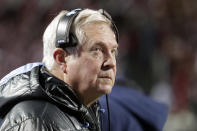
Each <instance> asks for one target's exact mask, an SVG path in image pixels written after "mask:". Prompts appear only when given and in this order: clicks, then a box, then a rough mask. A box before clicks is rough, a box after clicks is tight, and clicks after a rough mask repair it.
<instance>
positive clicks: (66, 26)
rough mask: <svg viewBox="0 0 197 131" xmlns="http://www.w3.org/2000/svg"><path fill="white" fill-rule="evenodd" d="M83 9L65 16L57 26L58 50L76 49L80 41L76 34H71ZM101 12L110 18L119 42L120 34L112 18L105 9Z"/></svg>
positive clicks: (72, 11) (75, 10)
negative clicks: (74, 22)
mask: <svg viewBox="0 0 197 131" xmlns="http://www.w3.org/2000/svg"><path fill="white" fill-rule="evenodd" d="M82 10H83V9H80V8H79V9H74V10H71V11H69V12H68V13H66V14H65V15H63V16H62V17H61V18H60V20H59V22H58V25H57V30H56V47H57V48H67V47H74V46H76V45H77V43H78V40H77V37H76V35H75V34H73V33H71V32H70V28H71V25H72V23H73V21H74V19H75V18H76V16H77V15H78V14H79V12H81V11H82ZM99 12H100V13H101V14H103V15H104V16H105V17H106V18H108V19H109V20H110V21H111V23H112V27H111V28H112V30H113V31H114V34H115V36H116V41H117V42H118V41H119V34H118V29H117V27H116V25H115V24H114V22H113V20H112V18H111V16H110V15H109V14H108V13H107V12H106V11H105V10H103V9H100V10H99Z"/></svg>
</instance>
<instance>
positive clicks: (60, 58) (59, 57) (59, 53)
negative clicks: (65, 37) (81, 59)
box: [53, 48, 68, 73]
mask: <svg viewBox="0 0 197 131" xmlns="http://www.w3.org/2000/svg"><path fill="white" fill-rule="evenodd" d="M67 55H68V54H67V53H66V52H65V51H64V50H63V49H61V48H56V49H55V51H54V52H53V58H54V60H55V62H56V64H57V65H58V66H59V67H60V69H61V70H62V71H63V72H64V73H66V72H67V71H66V67H67V65H66V59H65V57H66V56H67Z"/></svg>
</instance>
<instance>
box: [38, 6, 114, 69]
mask: <svg viewBox="0 0 197 131" xmlns="http://www.w3.org/2000/svg"><path fill="white" fill-rule="evenodd" d="M66 13H67V11H65V10H63V11H61V12H60V13H59V14H58V15H57V16H56V17H55V18H54V19H53V20H52V22H51V23H50V24H49V25H48V27H47V28H46V30H45V32H44V35H43V60H42V62H43V63H44V64H45V66H46V67H47V69H48V70H51V69H52V68H53V66H54V65H55V60H54V58H53V52H54V50H55V48H56V47H55V44H56V29H57V25H58V22H59V20H60V18H61V17H62V16H63V15H65V14H66ZM92 22H102V23H103V22H104V23H106V24H108V25H109V26H111V21H110V20H109V19H108V18H106V17H105V16H104V15H102V14H101V13H100V12H99V11H95V10H91V9H85V10H82V11H81V12H80V13H79V14H78V16H77V17H76V18H75V20H74V22H73V24H72V27H71V32H73V33H74V34H75V35H76V37H77V39H78V44H77V46H76V47H68V48H66V50H67V51H68V52H69V53H73V54H76V53H77V49H78V47H79V46H80V45H82V44H83V43H84V41H85V39H86V37H85V35H84V31H83V29H82V27H83V26H84V25H86V24H89V23H92Z"/></svg>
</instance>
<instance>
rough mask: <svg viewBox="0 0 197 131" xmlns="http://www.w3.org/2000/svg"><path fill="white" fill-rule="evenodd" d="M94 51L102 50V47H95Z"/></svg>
mask: <svg viewBox="0 0 197 131" xmlns="http://www.w3.org/2000/svg"><path fill="white" fill-rule="evenodd" d="M93 51H102V49H101V48H99V47H95V48H93Z"/></svg>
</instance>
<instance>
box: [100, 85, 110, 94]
mask: <svg viewBox="0 0 197 131" xmlns="http://www.w3.org/2000/svg"><path fill="white" fill-rule="evenodd" d="M111 91H112V86H111V85H102V86H100V88H99V92H100V93H102V94H103V95H104V94H109V93H111Z"/></svg>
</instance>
